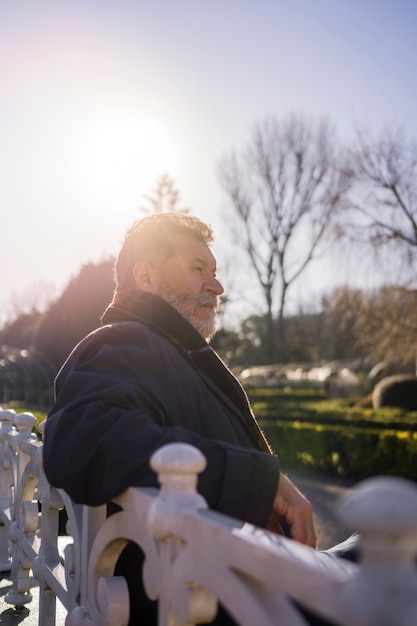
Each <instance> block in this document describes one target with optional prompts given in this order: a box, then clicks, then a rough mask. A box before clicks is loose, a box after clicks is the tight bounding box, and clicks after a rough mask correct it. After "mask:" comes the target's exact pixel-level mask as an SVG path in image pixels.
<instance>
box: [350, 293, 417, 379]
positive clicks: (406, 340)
mask: <svg viewBox="0 0 417 626" xmlns="http://www.w3.org/2000/svg"><path fill="white" fill-rule="evenodd" d="M355 334H356V342H357V345H358V346H359V347H360V348H361V350H362V352H364V353H366V354H367V355H368V356H369V357H370V358H371V359H373V360H376V361H379V360H380V361H385V362H386V363H388V364H391V366H393V365H395V366H396V367H397V368H400V369H403V370H407V371H413V370H414V369H415V362H416V348H415V346H416V345H417V291H415V290H411V289H407V288H405V287H401V286H398V285H385V286H383V287H381V288H380V289H378V290H376V291H375V292H373V293H368V294H365V295H364V297H363V299H362V303H361V306H360V307H359V308H358V314H357V319H356V323H355Z"/></svg>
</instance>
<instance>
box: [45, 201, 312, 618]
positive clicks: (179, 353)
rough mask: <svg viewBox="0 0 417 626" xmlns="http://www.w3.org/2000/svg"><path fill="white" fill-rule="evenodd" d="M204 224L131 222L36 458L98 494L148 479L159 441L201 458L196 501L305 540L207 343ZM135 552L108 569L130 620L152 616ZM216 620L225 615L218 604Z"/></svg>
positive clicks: (77, 494) (81, 490)
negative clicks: (122, 591)
mask: <svg viewBox="0 0 417 626" xmlns="http://www.w3.org/2000/svg"><path fill="white" fill-rule="evenodd" d="M212 241H213V236H212V231H211V228H210V227H209V226H208V225H207V224H204V223H203V222H201V221H200V220H199V219H197V218H196V217H193V216H190V215H187V214H181V213H159V214H156V215H152V216H149V217H146V218H144V219H141V220H139V221H137V222H136V223H135V224H134V225H133V226H132V228H131V229H130V230H129V231H128V233H127V235H126V238H125V241H124V244H123V246H122V249H121V251H120V253H119V256H118V259H117V262H116V269H115V280H116V290H115V294H114V298H113V301H112V303H111V304H110V305H109V307H108V308H107V310H106V312H105V313H104V315H103V318H102V322H103V326H102V327H101V328H99V329H98V330H96V331H94V332H92V333H91V334H90V335H88V336H87V337H86V338H85V339H84V340H83V341H81V343H80V344H78V346H76V348H75V349H74V351H73V352H72V353H71V355H70V356H69V358H68V360H67V361H66V363H65V364H64V365H63V367H62V369H61V371H60V372H59V374H58V377H57V380H56V401H55V404H54V406H53V408H52V410H51V412H50V414H49V416H48V419H47V422H46V428H45V445H44V466H45V472H46V475H47V477H48V479H49V481H50V482H51V484H52V485H54V486H57V487H60V488H62V489H64V490H65V491H66V492H67V493H68V494H69V495H70V496H71V497H72V498H73V500H74V501H76V502H81V503H83V504H87V505H99V504H103V503H108V502H110V501H111V499H112V498H113V497H114V496H116V495H117V494H119V493H121V492H122V491H124V490H125V489H126V488H127V487H130V486H158V483H157V479H156V476H155V474H154V473H153V471H152V470H151V468H150V466H149V459H150V456H151V455H152V453H153V452H154V451H155V450H156V449H157V448H159V447H160V446H162V445H163V444H166V443H168V442H173V441H181V442H188V443H190V444H192V445H194V446H196V447H197V448H199V449H200V450H201V451H202V452H203V454H204V455H205V457H206V458H207V468H206V470H205V471H204V472H203V473H202V474H201V476H200V477H199V484H198V489H199V491H200V493H201V494H202V495H203V496H204V497H205V499H206V500H207V502H208V505H209V506H210V507H211V508H213V509H215V510H217V511H220V512H222V513H225V514H227V515H231V516H233V517H235V518H238V519H241V520H243V521H247V522H250V523H253V524H256V525H258V526H263V527H266V528H268V529H269V530H274V531H276V532H281V531H280V528H281V527H280V523H281V522H284V523H285V525H286V526H287V527H288V528H289V532H290V534H291V536H292V537H293V538H294V539H295V540H297V541H299V542H301V543H305V544H307V545H309V546H315V542H316V537H315V531H314V527H313V520H312V507H311V505H310V503H309V502H308V500H307V499H306V498H305V497H304V496H303V495H302V494H301V493H300V491H299V490H298V489H297V488H296V487H295V485H294V484H293V483H292V482H291V481H290V480H289V479H288V478H287V477H286V476H285V474H282V473H280V468H279V461H278V458H277V457H276V456H275V455H274V454H272V453H271V450H270V448H269V446H268V443H267V442H266V440H265V438H264V436H263V434H262V432H261V430H260V429H259V426H258V424H257V422H256V420H255V418H254V415H253V413H252V411H251V408H250V405H249V403H248V399H247V396H246V394H245V392H244V391H243V389H242V387H241V386H240V384H239V383H238V381H237V380H236V378H235V377H234V376H233V374H232V373H231V372H230V370H229V369H228V368H227V367H226V366H225V365H224V363H223V362H222V361H221V360H220V359H219V357H218V356H217V354H216V353H215V352H214V351H213V349H212V348H211V346H210V344H209V341H210V339H211V338H212V336H213V335H214V333H215V329H216V309H217V305H218V298H219V296H220V295H221V294H222V293H223V287H222V285H221V284H220V282H219V280H218V279H217V278H216V261H215V258H214V256H213V254H212V252H211V250H210V245H211V244H212ZM141 558H142V555H141V552H140V550H139V548H138V547H137V546H135V545H128V546H127V547H126V548H125V551H124V553H123V554H122V555H121V557H120V560H119V563H118V566H117V573H118V574H121V575H123V576H125V578H126V579H127V581H128V585H129V589H130V594H131V620H130V624H132V625H136V624H141V625H142V626H144V625H146V624H150V625H153V626H154V625H155V624H156V623H157V620H156V608H155V603H151V602H150V601H149V600H147V598H146V595H145V594H144V592H143V590H142V589H140V578H141V569H140V568H141ZM215 623H216V624H222V623H224V624H230V623H232V622H231V620H230V619H229V618H228V616H227V615H226V614H225V613H224V612H223V611H220V612H219V616H218V618H217V619H216V622H215Z"/></svg>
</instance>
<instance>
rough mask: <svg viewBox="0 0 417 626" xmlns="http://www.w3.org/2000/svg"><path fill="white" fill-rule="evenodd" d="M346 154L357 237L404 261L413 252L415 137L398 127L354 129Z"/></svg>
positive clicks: (416, 241)
mask: <svg viewBox="0 0 417 626" xmlns="http://www.w3.org/2000/svg"><path fill="white" fill-rule="evenodd" d="M352 157H353V158H352V167H353V173H354V175H355V178H356V184H355V187H354V196H353V197H352V206H353V208H354V209H356V211H357V212H359V214H360V216H361V217H362V219H361V224H360V228H361V231H362V235H363V237H362V238H365V240H366V241H367V242H370V243H371V244H373V246H374V249H375V251H378V250H380V249H381V248H382V249H384V250H386V249H387V244H388V246H391V248H392V249H393V251H394V253H395V258H396V260H399V259H401V260H402V261H405V263H406V264H407V265H408V266H409V265H410V263H411V262H413V261H414V260H415V257H416V254H417V142H416V141H415V140H413V139H408V138H407V137H406V136H405V134H404V132H403V131H402V130H401V129H398V128H397V129H395V130H391V129H388V130H385V131H383V132H381V133H380V134H379V135H378V136H373V135H371V134H370V133H366V132H363V131H358V132H357V142H356V146H355V147H354V148H353V150H352Z"/></svg>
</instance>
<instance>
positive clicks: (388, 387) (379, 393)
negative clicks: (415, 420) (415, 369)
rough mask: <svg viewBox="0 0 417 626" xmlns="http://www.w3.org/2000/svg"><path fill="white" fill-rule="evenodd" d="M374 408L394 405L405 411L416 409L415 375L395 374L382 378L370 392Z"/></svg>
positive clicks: (416, 385)
mask: <svg viewBox="0 0 417 626" xmlns="http://www.w3.org/2000/svg"><path fill="white" fill-rule="evenodd" d="M372 404H373V407H374V409H380V408H381V407H383V406H395V407H400V408H402V409H405V410H407V411H416V410H417V376H413V375H412V374H395V375H393V376H387V377H386V378H383V379H382V380H380V381H379V383H377V384H376V385H375V388H374V391H373V393H372Z"/></svg>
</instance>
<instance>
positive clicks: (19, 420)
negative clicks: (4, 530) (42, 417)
mask: <svg viewBox="0 0 417 626" xmlns="http://www.w3.org/2000/svg"><path fill="white" fill-rule="evenodd" d="M35 423H36V418H35V417H34V416H33V415H32V414H31V413H20V414H17V415H15V416H14V424H15V426H16V430H17V432H16V434H15V435H14V438H13V439H11V441H10V445H11V448H12V450H13V453H15V455H16V457H17V458H16V471H15V472H14V476H13V480H14V482H13V487H14V501H13V505H12V509H13V513H12V515H11V523H10V527H9V539H10V541H11V551H12V568H11V578H12V583H13V587H12V589H11V590H10V591H9V592H8V593H7V594H6V596H5V600H6V602H8V603H9V604H14V605H15V606H19V605H24V604H27V603H28V602H30V601H31V600H32V594H31V592H30V588H31V581H30V571H31V569H32V558H33V557H31V556H30V555H29V554H27V553H26V547H27V546H26V544H25V542H24V541H23V537H26V538H27V544H28V545H30V548H31V550H32V549H33V548H32V546H33V545H34V544H35V543H36V541H37V540H36V534H37V531H38V524H39V520H38V501H37V500H32V499H31V500H30V501H29V500H25V496H24V492H25V488H26V485H25V484H24V483H23V475H24V471H25V468H26V465H27V464H28V463H29V461H30V460H31V457H30V452H29V444H30V443H31V442H33V441H34V440H36V437H34V436H33V435H32V428H33V426H34V424H35ZM25 444H26V445H25ZM29 491H31V489H29Z"/></svg>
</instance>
